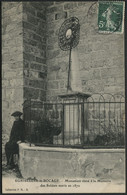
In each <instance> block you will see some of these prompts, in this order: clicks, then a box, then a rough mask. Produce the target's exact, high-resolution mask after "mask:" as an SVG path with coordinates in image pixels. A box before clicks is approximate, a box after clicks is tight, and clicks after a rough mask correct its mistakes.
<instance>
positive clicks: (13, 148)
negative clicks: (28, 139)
mask: <svg viewBox="0 0 127 195" xmlns="http://www.w3.org/2000/svg"><path fill="white" fill-rule="evenodd" d="M24 130H25V125H24V121H23V120H22V119H19V120H18V121H14V123H13V126H12V129H11V134H10V139H9V142H7V143H6V145H5V152H6V156H7V164H9V163H10V158H11V157H12V155H13V154H15V153H17V154H18V151H19V148H18V144H17V142H18V141H22V142H23V141H24ZM11 160H12V159H11Z"/></svg>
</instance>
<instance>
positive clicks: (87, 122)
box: [23, 94, 125, 148]
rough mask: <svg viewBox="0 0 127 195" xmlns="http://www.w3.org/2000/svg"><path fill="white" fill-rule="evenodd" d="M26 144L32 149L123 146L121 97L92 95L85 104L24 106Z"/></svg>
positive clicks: (122, 104)
mask: <svg viewBox="0 0 127 195" xmlns="http://www.w3.org/2000/svg"><path fill="white" fill-rule="evenodd" d="M23 113H24V121H25V130H26V140H27V141H29V142H30V143H34V144H35V145H44V146H58V147H77V148H78V147H79V148H98V147H101V148H112V147H124V144H125V141H124V139H125V136H124V135H125V101H124V97H123V96H122V95H111V94H104V95H100V94H94V95H92V96H91V97H89V98H87V101H85V102H84V101H78V102H77V101H74V102H70V101H68V102H67V101H65V100H64V101H63V100H57V101H55V102H54V101H48V102H39V101H33V100H30V99H29V100H26V101H25V102H24V112H23Z"/></svg>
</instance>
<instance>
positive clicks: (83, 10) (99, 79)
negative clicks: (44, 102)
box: [46, 2, 124, 97]
mask: <svg viewBox="0 0 127 195" xmlns="http://www.w3.org/2000/svg"><path fill="white" fill-rule="evenodd" d="M97 13H98V3H97V2H95V3H94V2H54V4H53V5H50V6H49V7H48V8H47V15H46V18H47V29H48V31H47V66H48V84H47V96H49V97H50V96H55V95H57V94H60V93H64V92H66V86H67V70H68V61H69V52H68V51H67V52H66V51H62V50H61V49H60V48H59V46H58V32H59V28H60V26H61V24H62V23H63V22H64V20H65V19H66V18H69V17H72V16H75V17H77V18H78V19H79V22H80V42H79V44H78V55H79V64H78V65H79V67H80V76H81V82H82V90H83V92H85V93H91V94H93V93H111V94H116V93H118V94H124V42H123V38H124V34H114V33H112V34H100V33H98V26H97V20H98V15H97Z"/></svg>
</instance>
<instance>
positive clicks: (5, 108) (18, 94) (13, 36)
mask: <svg viewBox="0 0 127 195" xmlns="http://www.w3.org/2000/svg"><path fill="white" fill-rule="evenodd" d="M2 27H3V28H2V130H3V134H2V135H3V139H2V142H3V145H4V144H5V142H6V141H7V140H8V137H9V134H10V130H11V126H12V122H13V117H11V114H12V113H13V112H14V111H16V110H20V111H22V103H23V38H22V34H23V30H22V3H21V2H2Z"/></svg>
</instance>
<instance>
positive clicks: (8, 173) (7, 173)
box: [2, 164, 22, 178]
mask: <svg viewBox="0 0 127 195" xmlns="http://www.w3.org/2000/svg"><path fill="white" fill-rule="evenodd" d="M2 177H3V178H5V177H6V178H7V177H8V178H22V175H21V174H20V171H19V169H18V166H16V167H15V168H14V169H8V168H7V167H6V165H5V164H2Z"/></svg>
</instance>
